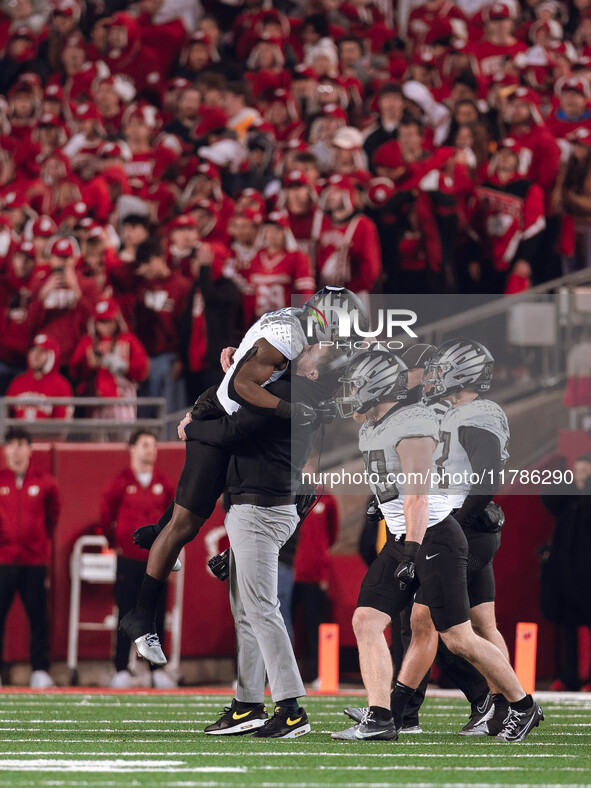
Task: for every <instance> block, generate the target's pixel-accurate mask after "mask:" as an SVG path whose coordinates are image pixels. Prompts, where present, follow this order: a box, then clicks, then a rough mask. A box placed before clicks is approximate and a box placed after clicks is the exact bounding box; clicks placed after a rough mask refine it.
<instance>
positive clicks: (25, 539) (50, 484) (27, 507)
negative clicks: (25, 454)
mask: <svg viewBox="0 0 591 788" xmlns="http://www.w3.org/2000/svg"><path fill="white" fill-rule="evenodd" d="M17 481H18V480H17V477H16V475H15V474H14V473H13V472H12V471H11V470H9V469H8V468H5V469H4V470H3V471H0V564H11V565H14V564H25V565H28V566H31V565H34V566H39V565H47V564H49V557H50V552H51V536H52V534H53V531H54V529H55V527H56V525H57V520H58V517H59V513H60V508H61V506H60V498H59V492H58V488H57V484H56V481H55V479H54V478H53V476H50V475H49V474H48V473H36V472H34V471H31V470H29V471H28V472H27V474H26V475H25V477H24V479H22V483H21V484H20V487H19V484H18V483H17Z"/></svg>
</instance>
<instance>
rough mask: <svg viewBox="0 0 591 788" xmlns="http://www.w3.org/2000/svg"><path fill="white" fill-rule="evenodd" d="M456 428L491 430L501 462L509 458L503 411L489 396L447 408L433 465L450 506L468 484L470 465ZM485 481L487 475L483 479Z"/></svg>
mask: <svg viewBox="0 0 591 788" xmlns="http://www.w3.org/2000/svg"><path fill="white" fill-rule="evenodd" d="M460 427H476V428H477V429H479V430H488V431H489V432H492V433H493V435H495V436H496V437H497V438H498V440H499V446H500V451H501V462H503V463H505V462H506V461H507V460H508V458H509V452H508V451H507V444H508V443H509V424H508V423H507V416H506V415H505V411H504V410H503V409H502V408H501V406H500V405H497V403H496V402H493V401H492V400H490V399H480V398H478V399H474V400H472V401H471V402H465V403H464V404H463V405H459V406H458V407H457V408H450V409H449V410H448V411H447V413H446V414H445V415H444V417H443V418H442V419H441V424H440V428H439V438H440V440H439V445H438V446H437V449H436V450H435V464H436V466H437V471H438V473H439V474H441V475H443V476H444V479H443V481H442V484H441V485H440V487H441V489H447V490H448V492H449V496H450V501H451V503H452V506H453V507H454V509H458V508H459V507H460V506H461V505H462V504H463V503H464V500H465V499H466V497H467V496H468V493H469V492H470V488H471V487H472V484H471V483H470V474H471V472H472V466H471V465H470V459H469V458H468V455H467V453H466V450H465V449H464V447H463V446H462V444H461V443H460V437H459V429H460ZM485 481H488V478H487V479H485Z"/></svg>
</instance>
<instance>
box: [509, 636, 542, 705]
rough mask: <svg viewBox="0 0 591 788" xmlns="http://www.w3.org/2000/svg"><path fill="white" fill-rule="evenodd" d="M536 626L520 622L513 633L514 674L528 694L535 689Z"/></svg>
mask: <svg viewBox="0 0 591 788" xmlns="http://www.w3.org/2000/svg"><path fill="white" fill-rule="evenodd" d="M537 648H538V625H537V624H530V623H525V622H523V621H520V622H519V623H518V624H517V630H516V633H515V673H517V678H518V679H519V681H520V683H521V686H522V687H523V689H524V690H525V691H526V692H529V693H530V694H531V693H532V692H533V691H534V690H535V688H536V657H537Z"/></svg>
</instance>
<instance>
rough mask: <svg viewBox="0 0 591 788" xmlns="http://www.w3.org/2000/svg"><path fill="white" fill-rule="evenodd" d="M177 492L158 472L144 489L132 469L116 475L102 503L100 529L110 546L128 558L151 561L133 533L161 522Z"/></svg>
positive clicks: (155, 470) (107, 487)
mask: <svg viewBox="0 0 591 788" xmlns="http://www.w3.org/2000/svg"><path fill="white" fill-rule="evenodd" d="M174 492H175V490H174V487H173V485H172V484H171V482H170V481H169V480H168V479H167V478H166V476H164V475H163V474H162V473H160V471H158V470H157V469H154V473H153V474H152V479H151V481H150V482H149V484H148V486H147V487H142V485H141V484H140V482H139V481H138V479H137V478H136V476H135V474H134V473H133V471H132V470H131V468H126V469H125V470H124V471H122V472H121V473H120V474H118V475H117V476H115V478H114V479H113V480H112V481H111V482H109V484H108V485H107V486H106V487H105V489H104V491H103V498H102V501H101V515H100V527H101V530H102V531H103V533H104V534H105V536H106V537H107V539H108V540H109V544H110V545H111V546H112V547H114V548H115V549H116V550H117V552H118V553H120V554H121V555H123V556H125V558H133V559H134V560H135V561H144V562H145V561H147V560H148V552H147V551H146V550H142V549H141V548H140V547H138V546H137V545H134V544H133V532H134V531H135V529H136V528H141V526H143V525H148V524H149V523H155V522H157V521H158V518H159V517H160V515H161V514H162V512H164V510H165V509H166V508H167V506H169V504H170V502H171V501H172V499H173V498H174Z"/></svg>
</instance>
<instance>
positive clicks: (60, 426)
mask: <svg viewBox="0 0 591 788" xmlns="http://www.w3.org/2000/svg"><path fill="white" fill-rule="evenodd" d="M23 405H27V406H29V405H30V406H31V407H35V406H43V407H57V406H67V407H72V406H73V407H74V408H76V409H79V408H112V407H113V406H114V405H132V406H134V407H136V408H137V409H138V410H139V412H140V413H142V410H143V409H145V408H150V409H152V410H153V411H154V412H155V415H154V416H152V417H143V416H140V417H139V418H136V419H134V420H133V421H123V420H121V419H113V418H99V417H94V418H89V417H87V416H81V417H80V418H77V417H74V418H67V419H51V418H43V419H32V420H29V419H18V418H15V417H14V416H11V415H10V409H11V407H16V406H18V407H21V408H22V407H23ZM184 415H185V412H184V411H183V412H181V413H180V415H179V413H169V414H167V413H166V400H165V399H164V397H139V398H133V397H122V398H117V399H114V398H112V397H45V396H41V395H40V396H38V397H36V396H33V395H32V394H27V396H26V398H25V397H0V434H1V435H3V434H4V433H5V432H6V430H7V429H8V428H9V427H11V426H19V427H25V428H26V429H27V430H28V431H29V432H30V433H31V434H32V435H33V436H35V437H40V436H42V437H47V438H48V439H51V438H54V439H59V440H67V441H72V442H75V441H89V440H106V439H108V440H118V439H120V440H126V438H127V436H128V435H129V433H130V432H131V431H133V430H136V429H147V430H150V431H151V432H153V433H154V434H155V435H156V437H157V438H158V439H160V440H165V439H167V438H169V437H171V436H172V435H173V434H176V425H177V424H178V422H179V420H180V419H181V418H182V417H183V416H184Z"/></svg>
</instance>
